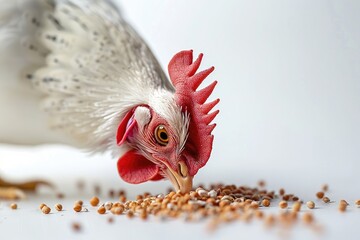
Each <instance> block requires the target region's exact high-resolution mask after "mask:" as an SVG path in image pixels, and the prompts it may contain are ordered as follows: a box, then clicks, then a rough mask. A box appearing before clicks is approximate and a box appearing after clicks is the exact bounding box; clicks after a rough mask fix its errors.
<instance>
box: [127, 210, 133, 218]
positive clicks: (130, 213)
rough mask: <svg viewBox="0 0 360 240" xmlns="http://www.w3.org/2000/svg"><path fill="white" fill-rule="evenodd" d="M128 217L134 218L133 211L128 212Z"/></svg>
mask: <svg viewBox="0 0 360 240" xmlns="http://www.w3.org/2000/svg"><path fill="white" fill-rule="evenodd" d="M126 216H127V217H128V218H133V217H134V212H133V211H128V212H127V214H126Z"/></svg>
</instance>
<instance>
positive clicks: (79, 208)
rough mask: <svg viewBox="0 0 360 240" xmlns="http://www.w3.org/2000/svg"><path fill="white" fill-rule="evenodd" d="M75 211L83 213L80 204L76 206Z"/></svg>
mask: <svg viewBox="0 0 360 240" xmlns="http://www.w3.org/2000/svg"><path fill="white" fill-rule="evenodd" d="M73 209H74V211H75V212H81V209H82V206H81V205H80V204H75V205H74V207H73Z"/></svg>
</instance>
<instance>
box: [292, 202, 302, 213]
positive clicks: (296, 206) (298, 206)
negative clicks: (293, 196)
mask: <svg viewBox="0 0 360 240" xmlns="http://www.w3.org/2000/svg"><path fill="white" fill-rule="evenodd" d="M300 209H301V203H300V202H294V204H293V206H292V210H293V211H294V212H299V211H300Z"/></svg>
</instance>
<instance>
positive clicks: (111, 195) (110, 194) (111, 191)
mask: <svg viewBox="0 0 360 240" xmlns="http://www.w3.org/2000/svg"><path fill="white" fill-rule="evenodd" d="M109 197H110V198H114V197H115V191H114V190H112V189H110V190H109Z"/></svg>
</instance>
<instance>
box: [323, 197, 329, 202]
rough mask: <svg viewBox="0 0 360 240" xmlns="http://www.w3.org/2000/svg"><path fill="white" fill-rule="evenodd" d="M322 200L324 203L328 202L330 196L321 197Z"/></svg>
mask: <svg viewBox="0 0 360 240" xmlns="http://www.w3.org/2000/svg"><path fill="white" fill-rule="evenodd" d="M322 200H323V202H324V203H329V202H330V198H328V197H323V198H322Z"/></svg>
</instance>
